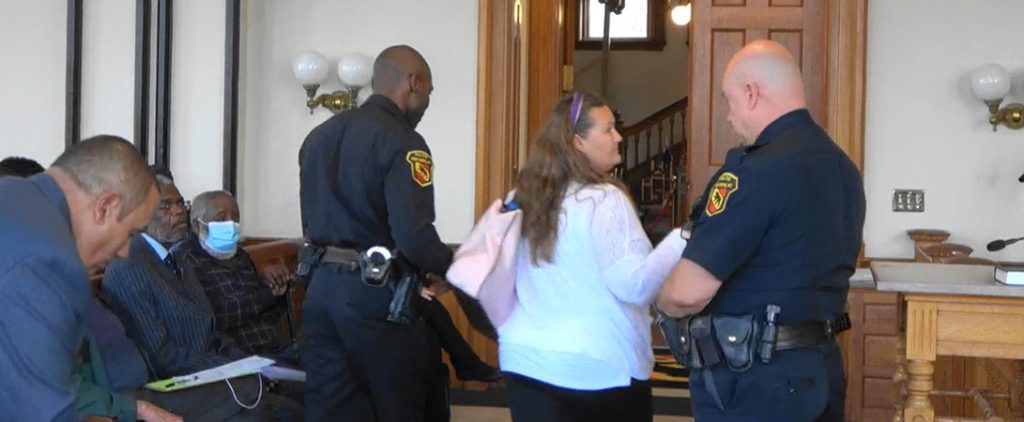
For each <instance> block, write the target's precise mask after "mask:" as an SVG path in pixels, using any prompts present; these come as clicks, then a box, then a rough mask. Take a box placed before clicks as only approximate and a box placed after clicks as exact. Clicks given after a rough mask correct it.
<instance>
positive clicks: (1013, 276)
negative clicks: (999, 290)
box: [995, 265, 1024, 286]
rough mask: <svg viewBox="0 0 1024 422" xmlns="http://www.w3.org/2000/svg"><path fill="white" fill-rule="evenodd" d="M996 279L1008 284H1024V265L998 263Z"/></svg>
mask: <svg viewBox="0 0 1024 422" xmlns="http://www.w3.org/2000/svg"><path fill="white" fill-rule="evenodd" d="M995 276H996V281H998V282H1000V283H1002V284H1005V285H1008V286H1024V266H1018V265H997V266H996V274H995Z"/></svg>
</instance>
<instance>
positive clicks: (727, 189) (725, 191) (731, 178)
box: [704, 172, 740, 217]
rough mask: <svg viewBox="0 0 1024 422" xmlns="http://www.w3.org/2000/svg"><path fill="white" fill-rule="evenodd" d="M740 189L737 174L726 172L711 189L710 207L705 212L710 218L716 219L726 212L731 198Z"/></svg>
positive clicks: (709, 194)
mask: <svg viewBox="0 0 1024 422" xmlns="http://www.w3.org/2000/svg"><path fill="white" fill-rule="evenodd" d="M739 188H740V178H739V177H736V175H735V174H732V173H730V172H725V173H722V174H721V175H720V176H718V180H716V181H715V185H714V186H712V187H711V192H710V193H708V205H707V207H705V208H704V212H705V213H707V215H708V217H714V216H716V215H718V214H721V213H722V211H725V206H726V205H727V204H728V202H729V196H730V195H732V194H733V193H734V192H736V191H737V190H739Z"/></svg>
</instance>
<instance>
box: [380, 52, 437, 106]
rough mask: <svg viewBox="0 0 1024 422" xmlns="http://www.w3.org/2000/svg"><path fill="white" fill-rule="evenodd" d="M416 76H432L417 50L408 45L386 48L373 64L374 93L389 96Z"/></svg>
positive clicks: (428, 66) (425, 61)
mask: <svg viewBox="0 0 1024 422" xmlns="http://www.w3.org/2000/svg"><path fill="white" fill-rule="evenodd" d="M414 74H418V75H423V76H430V65H428V64H427V60H426V59H424V58H423V56H422V55H420V53H419V52H418V51H416V49H414V48H412V47H409V46H407V45H395V46H391V47H388V48H385V49H384V51H381V52H380V55H378V56H377V60H376V61H374V62H373V92H374V93H376V94H382V95H388V93H390V92H392V91H394V90H396V89H398V88H399V87H401V85H402V84H404V83H405V78H407V77H408V76H410V75H414Z"/></svg>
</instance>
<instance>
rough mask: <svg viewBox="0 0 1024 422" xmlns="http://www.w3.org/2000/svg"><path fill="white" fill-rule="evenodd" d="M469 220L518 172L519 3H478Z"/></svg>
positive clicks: (514, 0)
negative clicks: (472, 200)
mask: <svg viewBox="0 0 1024 422" xmlns="http://www.w3.org/2000/svg"><path fill="white" fill-rule="evenodd" d="M478 4H479V8H480V9H479V10H480V14H479V20H480V21H479V30H478V35H477V37H478V39H477V116H476V118H477V122H476V189H475V197H476V199H475V211H476V214H475V215H480V214H481V213H483V211H484V209H486V208H487V206H488V205H490V203H491V202H492V201H494V200H495V199H497V198H501V197H503V196H504V195H505V193H506V192H508V190H509V189H511V188H512V186H513V185H514V184H515V177H516V174H517V173H518V172H519V154H518V150H519V148H518V147H519V143H520V137H521V136H520V133H521V130H520V124H519V121H520V115H521V112H520V98H521V96H520V95H519V92H520V88H521V87H522V83H521V80H522V77H521V70H520V64H521V63H522V61H523V58H522V54H523V42H522V39H523V35H525V34H524V31H523V19H522V18H523V3H522V0H478Z"/></svg>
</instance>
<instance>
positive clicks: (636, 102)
mask: <svg viewBox="0 0 1024 422" xmlns="http://www.w3.org/2000/svg"><path fill="white" fill-rule="evenodd" d="M615 16H616V15H612V19H615ZM687 37H688V32H687V27H686V26H677V25H675V24H673V23H671V22H669V23H668V24H667V26H666V28H665V49H664V50H662V51H626V50H612V51H611V53H610V60H609V62H608V93H607V95H605V97H606V98H607V99H608V101H609V102H611V104H612V106H614V107H615V108H617V109H619V111H620V112H621V113H622V120H623V122H624V123H625V124H626V125H630V124H633V123H636V122H638V121H640V120H643V119H644V118H646V117H647V116H650V115H651V114H653V113H654V112H656V111H658V110H661V109H662V108H665V107H666V106H668V105H670V104H672V103H674V102H676V101H679V100H680V99H682V98H683V97H685V96H686V95H687V92H688V91H689V89H690V87H689V81H690V78H689V63H688V59H689V54H690V52H689V46H687V45H686V41H687ZM600 57H601V52H600V51H594V50H576V52H575V56H574V57H573V59H574V62H575V68H576V72H577V73H576V77H575V79H574V81H573V82H574V84H575V88H576V89H577V90H586V91H591V92H594V93H600V92H601V64H600ZM588 65H589V66H588Z"/></svg>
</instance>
